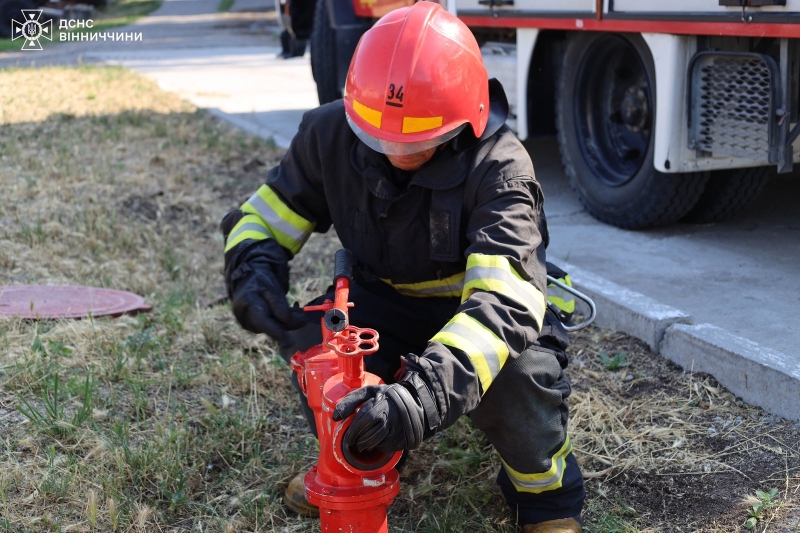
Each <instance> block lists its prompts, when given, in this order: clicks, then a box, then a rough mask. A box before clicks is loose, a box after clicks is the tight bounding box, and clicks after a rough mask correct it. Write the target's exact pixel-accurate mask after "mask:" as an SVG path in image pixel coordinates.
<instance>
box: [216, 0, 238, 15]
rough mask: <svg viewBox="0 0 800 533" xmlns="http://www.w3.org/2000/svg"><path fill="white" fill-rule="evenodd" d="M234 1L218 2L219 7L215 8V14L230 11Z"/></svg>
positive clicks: (221, 0) (223, 0)
mask: <svg viewBox="0 0 800 533" xmlns="http://www.w3.org/2000/svg"><path fill="white" fill-rule="evenodd" d="M234 1H235V0H219V6H217V12H219V13H225V12H226V11H230V9H231V7H232V6H233V2H234Z"/></svg>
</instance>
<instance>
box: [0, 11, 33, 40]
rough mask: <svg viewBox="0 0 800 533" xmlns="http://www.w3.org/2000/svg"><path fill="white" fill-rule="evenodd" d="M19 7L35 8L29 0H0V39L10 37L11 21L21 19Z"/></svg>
mask: <svg viewBox="0 0 800 533" xmlns="http://www.w3.org/2000/svg"><path fill="white" fill-rule="evenodd" d="M21 9H36V4H34V3H33V2H32V1H31V0H0V39H9V38H10V37H11V21H12V20H13V19H16V20H20V21H21V20H22V12H21V11H20V10H21ZM20 46H22V44H20Z"/></svg>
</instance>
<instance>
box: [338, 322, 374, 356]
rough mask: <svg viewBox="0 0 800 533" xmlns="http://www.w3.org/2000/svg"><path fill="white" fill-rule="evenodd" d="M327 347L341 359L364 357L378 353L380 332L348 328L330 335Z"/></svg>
mask: <svg viewBox="0 0 800 533" xmlns="http://www.w3.org/2000/svg"><path fill="white" fill-rule="evenodd" d="M325 346H327V347H328V348H330V349H332V350H333V351H334V352H336V354H337V355H339V356H340V357H364V356H365V355H370V354H373V353H375V352H376V351H378V332H377V331H375V330H374V329H370V328H357V327H354V326H347V327H346V328H344V329H343V330H342V331H338V332H336V333H334V334H332V335H330V336H329V337H328V339H327V340H326V341H325Z"/></svg>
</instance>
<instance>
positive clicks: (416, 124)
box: [403, 117, 444, 133]
mask: <svg viewBox="0 0 800 533" xmlns="http://www.w3.org/2000/svg"><path fill="white" fill-rule="evenodd" d="M443 118H444V117H403V133H419V132H421V131H428V130H433V129H436V128H441V127H442V119H443Z"/></svg>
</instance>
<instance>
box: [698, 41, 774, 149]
mask: <svg viewBox="0 0 800 533" xmlns="http://www.w3.org/2000/svg"><path fill="white" fill-rule="evenodd" d="M777 73H778V65H777V63H776V62H775V60H774V59H772V58H771V57H769V56H766V55H763V54H751V53H724V52H722V53H720V52H700V53H699V54H697V55H696V56H695V58H694V59H693V60H692V66H691V73H690V83H691V85H690V95H689V97H690V124H689V148H691V149H694V150H702V151H705V152H711V153H715V154H727V155H732V156H738V157H747V158H749V159H755V160H758V161H764V162H768V161H769V160H770V150H771V149H772V147H773V145H774V142H775V140H774V139H775V135H774V128H775V121H774V117H775V102H776V98H775V90H776V79H777V77H778V74H777Z"/></svg>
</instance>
